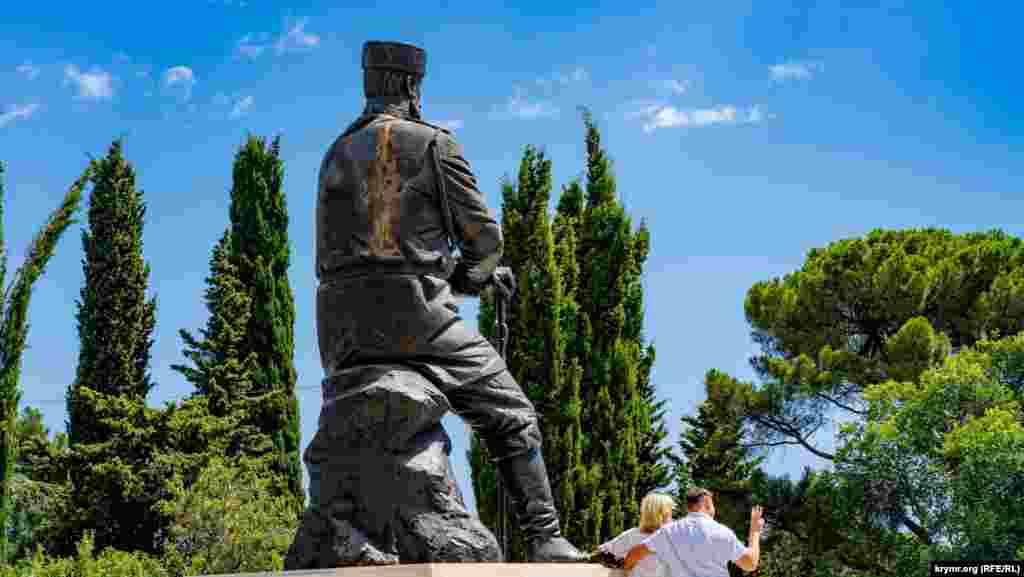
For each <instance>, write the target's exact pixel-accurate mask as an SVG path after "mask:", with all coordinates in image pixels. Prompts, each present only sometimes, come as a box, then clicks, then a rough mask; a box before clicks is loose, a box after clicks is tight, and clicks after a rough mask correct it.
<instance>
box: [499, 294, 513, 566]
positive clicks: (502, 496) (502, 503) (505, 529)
mask: <svg viewBox="0 0 1024 577" xmlns="http://www.w3.org/2000/svg"><path fill="white" fill-rule="evenodd" d="M507 316H508V297H507V296H506V295H505V291H503V290H501V289H498V288H496V289H495V324H496V328H497V333H498V338H497V341H498V342H497V344H498V346H497V347H496V348H497V349H498V355H499V357H501V358H502V360H505V357H506V354H507V353H508V336H509V326H508V323H507V322H506V319H507ZM495 478H496V480H497V493H498V494H497V499H496V500H497V503H498V511H497V512H498V519H497V520H496V521H497V523H496V525H497V527H498V535H497V537H498V543H499V545H500V546H501V549H502V559H504V560H505V562H506V563H508V561H509V548H508V547H509V545H508V539H509V524H508V514H509V508H510V506H509V504H510V503H509V497H508V494H507V493H506V491H505V486H504V484H503V483H502V476H501V473H500V472H499V475H496V476H495Z"/></svg>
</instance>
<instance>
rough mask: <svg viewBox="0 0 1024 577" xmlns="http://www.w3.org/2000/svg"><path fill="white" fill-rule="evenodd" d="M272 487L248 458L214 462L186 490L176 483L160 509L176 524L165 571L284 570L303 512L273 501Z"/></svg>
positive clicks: (287, 501) (261, 467)
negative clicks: (169, 569)
mask: <svg viewBox="0 0 1024 577" xmlns="http://www.w3.org/2000/svg"><path fill="white" fill-rule="evenodd" d="M274 484H275V481H274V479H273V475H271V474H269V472H268V470H267V467H266V463H261V462H257V461H252V460H249V459H233V460H230V461H228V460H224V459H221V458H214V459H212V460H211V461H210V462H209V463H208V464H207V466H206V467H205V468H204V469H203V471H202V473H201V474H200V475H199V478H198V479H197V480H196V482H195V483H194V484H192V485H191V486H190V487H189V488H188V489H187V490H186V488H185V486H184V484H182V483H181V481H180V479H176V480H175V482H174V486H173V488H172V492H173V494H174V497H173V498H172V499H170V500H168V501H167V502H165V503H164V504H162V505H161V507H162V510H163V511H164V512H165V514H167V515H171V516H173V517H174V519H175V521H174V524H173V525H172V526H171V528H170V530H169V532H168V539H167V542H166V544H165V557H164V558H165V563H166V565H167V567H169V568H172V569H173V570H174V571H175V573H176V574H181V575H216V574H221V573H244V572H256V571H282V570H283V567H284V556H285V554H286V553H287V550H288V546H289V545H290V544H291V540H292V537H293V536H294V534H295V529H296V528H297V526H298V517H299V514H300V513H301V511H300V507H299V506H298V503H297V502H296V501H295V500H294V499H291V498H288V497H286V496H280V495H278V496H275V495H274V494H273V492H274V491H273V490H276V489H278V488H277V487H274Z"/></svg>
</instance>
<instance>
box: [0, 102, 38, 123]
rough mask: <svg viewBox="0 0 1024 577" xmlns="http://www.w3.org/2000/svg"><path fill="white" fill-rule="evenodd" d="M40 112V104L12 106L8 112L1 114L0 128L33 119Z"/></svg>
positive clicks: (8, 108)
mask: <svg viewBox="0 0 1024 577" xmlns="http://www.w3.org/2000/svg"><path fill="white" fill-rule="evenodd" d="M37 110H39V104H36V103H32V104H26V105H24V106H17V105H12V106H8V107H7V112H4V113H3V114H0V127H3V126H6V125H7V124H10V123H11V122H14V121H15V120H19V119H25V118H32V116H33V115H34V114H35V113H36V111H37Z"/></svg>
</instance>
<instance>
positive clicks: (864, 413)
mask: <svg viewBox="0 0 1024 577" xmlns="http://www.w3.org/2000/svg"><path fill="white" fill-rule="evenodd" d="M814 395H815V396H816V397H818V398H821V399H824V400H826V401H828V402H830V403H832V404H833V405H835V406H837V407H839V408H840V409H844V410H847V411H849V412H851V413H855V414H857V415H861V416H867V414H868V411H862V410H860V409H855V408H853V407H850V406H848V405H845V404H843V403H841V402H839V400H838V399H836V398H834V397H832V396H830V395H826V394H825V393H821V392H816V393H814Z"/></svg>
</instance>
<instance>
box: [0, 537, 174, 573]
mask: <svg viewBox="0 0 1024 577" xmlns="http://www.w3.org/2000/svg"><path fill="white" fill-rule="evenodd" d="M95 549H96V547H95V542H94V541H93V538H92V534H91V533H86V534H85V535H84V536H83V538H82V541H81V542H80V543H79V544H78V546H77V548H76V551H75V556H74V557H70V558H61V557H51V556H48V555H46V554H45V553H43V552H42V551H41V550H40V551H38V552H37V553H36V554H35V556H34V557H32V559H31V560H29V561H23V562H21V563H19V564H18V565H16V566H10V565H8V566H4V567H0V577H170V575H171V574H170V573H169V572H168V571H167V570H166V569H165V568H164V566H163V564H162V563H161V561H160V559H159V558H157V557H154V556H152V555H148V554H146V553H139V552H134V553H128V552H125V551H119V550H117V549H113V548H109V547H108V548H105V549H103V550H102V551H101V552H100V554H99V555H98V556H97V555H96V554H95Z"/></svg>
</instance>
